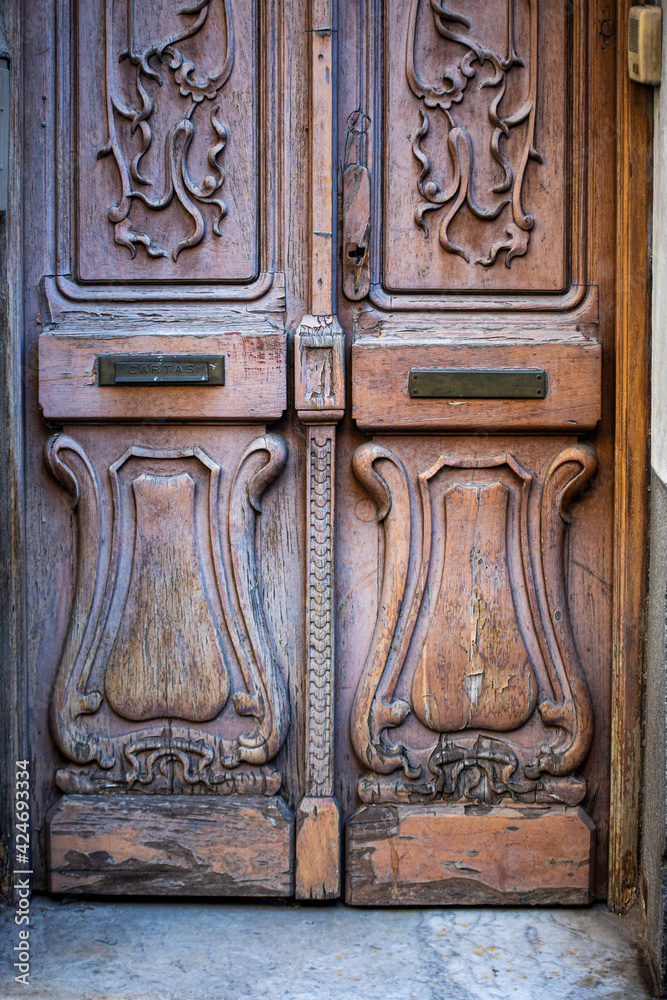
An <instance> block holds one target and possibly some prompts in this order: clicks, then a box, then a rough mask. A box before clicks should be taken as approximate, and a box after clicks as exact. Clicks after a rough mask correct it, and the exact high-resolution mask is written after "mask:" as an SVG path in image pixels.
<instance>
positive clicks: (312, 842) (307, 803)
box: [294, 796, 341, 899]
mask: <svg viewBox="0 0 667 1000" xmlns="http://www.w3.org/2000/svg"><path fill="white" fill-rule="evenodd" d="M340 881H341V836H340V810H339V808H338V804H337V802H336V800H335V799H334V798H322V797H321V796H306V797H305V798H303V799H301V802H300V803H299V805H298V807H297V811H296V871H295V878H294V894H295V896H296V898H297V899H337V898H338V896H340Z"/></svg>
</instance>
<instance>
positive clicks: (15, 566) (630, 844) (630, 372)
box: [0, 0, 653, 912]
mask: <svg viewBox="0 0 667 1000" xmlns="http://www.w3.org/2000/svg"><path fill="white" fill-rule="evenodd" d="M631 5H632V0H617V4H616V41H617V50H616V75H617V99H616V100H617V103H616V126H617V133H616V134H617V137H618V140H617V142H618V152H617V186H616V232H617V262H616V417H615V420H616V469H615V510H614V527H615V536H614V537H615V541H614V590H613V631H614V643H613V682H612V706H611V707H612V746H611V804H610V820H609V847H610V852H609V885H608V902H609V906H610V908H611V909H613V910H616V911H617V912H622V911H624V910H626V909H627V908H628V907H629V905H630V904H631V903H632V902H633V900H634V898H635V896H636V893H637V884H638V877H639V807H640V791H641V783H642V755H641V744H642V730H643V725H642V721H643V720H642V717H643V705H642V690H643V670H644V656H645V634H644V631H645V630H644V622H645V606H646V593H647V570H648V547H647V542H648V441H649V412H650V397H649V389H650V316H651V248H650V245H649V240H650V231H651V230H650V225H651V208H652V197H651V182H652V131H653V129H652V110H653V91H652V89H651V88H648V87H642V86H640V85H637V84H633V83H631V82H630V80H629V78H628V74H627V58H626V50H627V14H628V9H629V7H630V6H631ZM5 15H6V23H5V28H6V31H7V36H8V39H9V44H10V50H11V53H12V62H11V72H12V115H11V118H12V125H11V139H10V157H11V159H10V163H11V171H10V176H11V184H10V209H9V212H8V215H7V220H6V235H5V234H4V233H3V234H0V235H1V237H2V239H1V242H2V246H1V247H0V253H1V254H2V257H3V258H4V259H3V260H2V261H1V262H0V266H1V267H2V273H0V283H2V284H3V285H4V289H3V291H4V292H5V303H4V309H3V315H2V324H3V326H4V337H3V348H2V350H3V363H4V370H3V371H2V372H1V373H0V374H1V376H2V390H1V391H2V400H1V407H2V411H1V417H2V425H3V432H2V453H1V456H0V460H1V461H2V469H1V470H0V475H1V476H2V479H1V481H0V535H1V536H2V541H1V542H0V545H1V550H0V557H2V558H3V560H8V562H9V569H8V571H7V572H5V574H4V575H3V577H2V580H1V581H0V606H1V608H0V648H1V649H2V656H1V658H0V685H2V688H3V690H4V691H5V692H6V694H7V696H8V706H10V711H8V712H6V713H5V719H4V723H3V724H2V726H1V727H0V741H1V744H2V745H1V746H0V761H2V764H3V765H4V766H3V767H2V772H3V773H2V787H3V790H4V791H5V793H6V794H5V795H3V796H2V800H3V807H2V808H3V814H2V815H1V816H0V823H1V825H2V830H3V844H1V845H0V865H1V868H2V872H1V875H0V894H1V895H3V896H4V897H5V898H6V899H9V898H11V893H12V889H11V869H12V845H13V842H14V828H13V820H12V812H13V810H12V808H11V806H12V802H13V799H12V796H11V794H10V793H11V792H12V790H13V762H14V760H15V759H16V758H17V756H22V755H23V754H24V752H25V748H26V746H28V744H29V737H28V734H27V733H26V729H25V727H26V720H25V696H24V685H25V662H24V657H25V641H24V640H25V637H24V627H23V622H24V615H23V599H24V584H25V581H24V580H23V542H22V539H23V519H24V489H23V468H24V462H23V409H24V407H23V399H22V364H23V349H22V336H23V315H22V314H23V305H22V303H23V290H22V257H23V254H22V244H21V239H22V235H23V234H22V190H21V156H20V154H21V141H22V135H23V127H22V122H21V120H20V108H21V100H20V97H21V92H22V76H21V73H22V58H21V46H20V44H19V42H20V40H21V37H22V35H21V30H20V29H21V24H22V16H23V3H22V0H13V2H11V3H9V4H7V5H6V7H5ZM596 30H599V29H598V26H596ZM28 405H31V402H30V401H28ZM34 833H35V836H36V831H34ZM3 848H4V851H3Z"/></svg>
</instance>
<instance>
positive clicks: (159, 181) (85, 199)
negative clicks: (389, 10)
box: [65, 0, 272, 283]
mask: <svg viewBox="0 0 667 1000" xmlns="http://www.w3.org/2000/svg"><path fill="white" fill-rule="evenodd" d="M260 7H261V4H260V3H259V2H258V0H197V2H196V3H184V2H183V0H164V2H158V0H141V2H139V0H86V2H85V3H83V2H82V0H80V2H79V4H78V8H77V26H78V53H77V60H76V62H75V65H76V79H75V85H76V101H75V104H74V109H75V115H74V126H75V134H76V136H77V141H76V143H75V145H74V150H75V155H76V159H77V163H76V176H77V182H76V185H75V186H74V190H73V194H74V198H75V204H76V205H77V208H78V211H77V229H78V231H77V235H76V238H75V240H74V242H73V246H74V249H75V250H76V256H77V259H78V268H77V275H76V277H77V278H78V279H79V280H80V281H83V282H98V281H140V282H141V281H149V282H155V281H173V280H178V281H186V282H190V283H191V282H193V281H194V282H206V281H229V282H232V281H241V282H248V281H251V280H252V279H254V278H256V277H257V276H258V264H259V259H258V248H259V228H258V226H259V190H260V178H261V166H260V162H259V160H258V152H259V145H258V144H259V143H260V142H261V143H262V149H263V151H264V155H265V157H266V156H268V154H269V146H268V145H267V126H266V125H265V123H264V122H263V121H262V120H261V118H260V106H261V104H260V89H261V79H262V73H263V72H264V67H266V68H267V70H268V67H269V66H270V58H269V57H268V53H267V52H264V56H263V58H264V64H263V66H262V67H260V66H259V63H258V48H257V39H258V30H259V16H260ZM262 44H263V45H264V48H266V47H267V46H268V45H269V44H272V43H270V42H267V41H266V40H264V42H263V43H262ZM65 93H66V90H65ZM262 100H263V98H262ZM68 155H69V151H68ZM266 163H267V165H268V163H269V160H266Z"/></svg>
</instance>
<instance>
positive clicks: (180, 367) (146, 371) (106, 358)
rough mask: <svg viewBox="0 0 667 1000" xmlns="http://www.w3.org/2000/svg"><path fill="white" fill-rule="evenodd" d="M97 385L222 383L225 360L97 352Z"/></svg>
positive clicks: (179, 355)
mask: <svg viewBox="0 0 667 1000" xmlns="http://www.w3.org/2000/svg"><path fill="white" fill-rule="evenodd" d="M97 371H98V384H99V385H115V386H130V385H204V386H209V385H224V384H225V359H224V357H211V356H209V355H201V354H187V355H182V354H169V355H167V354H101V355H99V356H98V358H97Z"/></svg>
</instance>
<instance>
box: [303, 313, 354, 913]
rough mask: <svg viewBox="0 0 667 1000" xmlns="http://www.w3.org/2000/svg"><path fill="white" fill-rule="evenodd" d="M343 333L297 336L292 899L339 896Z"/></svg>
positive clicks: (325, 326)
mask: <svg viewBox="0 0 667 1000" xmlns="http://www.w3.org/2000/svg"><path fill="white" fill-rule="evenodd" d="M343 345H344V340H343V334H342V331H341V329H340V326H339V324H338V322H337V320H336V319H335V317H333V316H317V317H315V316H307V317H305V318H304V320H303V322H302V323H301V326H300V327H299V331H298V333H297V335H296V359H297V361H296V369H297V370H296V406H297V412H298V414H299V417H300V419H301V420H302V421H303V422H304V423H305V424H306V426H307V454H308V468H307V543H306V551H307V554H308V568H307V574H308V578H307V586H306V593H307V609H306V649H307V655H308V664H307V668H308V673H307V706H308V715H307V737H306V755H307V756H306V794H305V797H304V798H303V799H302V801H301V803H300V805H299V810H298V812H297V874H296V894H297V897H299V898H302V899H304V898H305V899H328V898H332V897H335V896H337V895H338V892H339V850H340V848H339V810H338V805H337V803H336V800H335V799H334V774H333V760H334V741H333V732H334V730H333V695H334V664H335V634H334V631H335V616H334V598H335V587H334V510H335V503H334V498H335V483H334V476H335V456H336V423H337V422H338V420H340V418H341V417H342V415H343V408H344V403H345V382H344V360H343V349H344V348H343Z"/></svg>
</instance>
